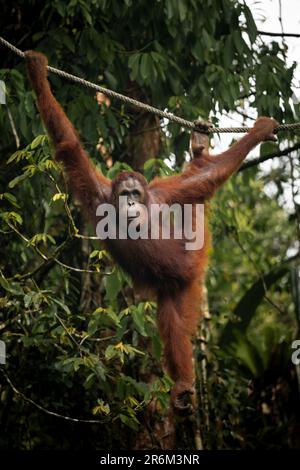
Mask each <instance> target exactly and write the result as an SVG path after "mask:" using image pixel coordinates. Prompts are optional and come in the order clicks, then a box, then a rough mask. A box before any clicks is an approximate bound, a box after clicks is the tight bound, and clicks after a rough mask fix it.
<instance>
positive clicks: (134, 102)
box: [0, 36, 300, 134]
mask: <svg viewBox="0 0 300 470" xmlns="http://www.w3.org/2000/svg"><path fill="white" fill-rule="evenodd" d="M0 44H3V45H4V46H6V47H7V48H8V49H10V50H12V51H13V52H14V53H15V54H17V55H18V56H20V57H22V59H24V58H25V54H24V52H23V51H21V50H20V49H18V48H17V47H15V46H13V45H12V44H10V43H9V42H8V41H6V40H5V39H3V38H2V37H1V36H0ZM47 68H48V70H49V72H52V73H54V74H56V75H59V76H60V77H63V78H66V79H67V80H71V81H73V82H75V83H79V84H80V85H83V86H85V87H87V88H91V89H93V90H96V91H100V92H101V93H104V94H105V95H107V96H111V97H112V98H117V99H118V100H120V101H123V102H124V103H127V104H130V105H133V106H135V107H137V108H141V109H143V110H145V111H147V112H149V113H152V114H156V115H157V116H159V117H161V118H165V119H169V120H170V121H172V122H176V123H177V124H180V125H181V126H183V127H187V128H188V129H193V130H195V131H197V130H198V131H199V127H197V125H195V122H193V121H187V120H186V119H183V118H181V117H179V116H175V114H173V113H168V112H166V111H162V110H161V109H158V108H155V107H154V106H150V105H148V104H146V103H142V102H141V101H137V100H135V99H133V98H129V97H128V96H125V95H122V94H121V93H117V92H116V91H113V90H110V89H109V88H105V87H102V86H100V85H96V84H95V83H92V82H89V81H87V80H84V79H83V78H79V77H76V75H72V74H70V73H67V72H64V71H63V70H59V69H56V68H54V67H50V66H49V65H48V67H47ZM250 129H251V127H212V126H209V127H208V129H207V131H206V133H207V134H213V133H230V132H232V133H233V132H234V133H244V132H248V131H249V130H250ZM296 129H300V122H296V123H294V124H280V125H279V126H278V127H277V128H276V129H275V132H278V131H283V130H286V131H295V130H296Z"/></svg>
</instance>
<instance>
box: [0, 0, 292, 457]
mask: <svg viewBox="0 0 300 470" xmlns="http://www.w3.org/2000/svg"><path fill="white" fill-rule="evenodd" d="M2 10H3V11H2V17H1V23H2V28H1V31H2V33H1V34H2V35H3V36H4V37H5V38H7V39H8V40H9V41H11V42H12V43H14V44H16V45H17V46H18V47H20V48H22V49H24V50H25V49H29V48H30V49H38V50H41V51H43V52H44V53H46V55H47V56H48V58H49V62H50V64H51V65H53V66H54V67H55V66H57V67H60V68H63V69H65V70H67V71H69V72H70V73H74V74H76V75H79V76H82V77H86V78H87V79H89V80H91V81H95V82H97V83H99V84H101V85H104V86H107V87H109V88H112V89H116V90H118V91H121V92H124V93H126V94H128V95H130V96H137V95H138V96H142V97H143V99H144V100H145V101H148V102H150V103H151V104H153V105H155V106H157V107H159V108H161V109H165V108H167V109H168V110H169V111H170V112H174V113H176V114H178V115H182V116H184V117H185V118H187V119H191V120H193V119H196V118H198V117H199V116H201V117H202V118H208V117H210V119H211V120H212V121H213V122H216V121H217V115H218V112H222V113H223V112H230V111H233V110H236V109H238V110H239V109H240V110H241V109H243V106H244V104H247V106H248V107H250V108H253V109H255V110H256V111H257V113H258V114H266V115H273V116H274V117H275V118H276V119H278V120H279V121H280V122H281V121H285V122H293V121H294V120H296V121H298V120H300V119H299V104H297V103H292V100H291V97H292V95H293V92H292V80H293V73H294V67H295V66H294V65H291V66H288V65H287V64H286V61H285V49H284V47H282V46H281V45H280V44H279V43H277V42H276V43H275V42H273V43H271V44H268V45H266V44H263V43H262V42H261V41H258V37H257V29H256V25H255V23H254V21H253V17H252V14H251V11H250V10H249V8H248V7H247V5H246V4H245V2H238V1H236V0H206V1H201V2H200V1H196V0H159V1H156V2H153V1H139V2H134V1H133V0H124V1H123V2H120V1H118V0H101V1H100V0H99V1H98V0H97V1H96V0H86V1H81V0H68V1H63V0H47V1H46V2H44V3H43V5H41V4H40V2H36V0H29V1H28V2H26V5H25V4H24V2H17V3H16V4H14V6H11V5H10V4H9V3H6V4H5V5H3V6H2ZM32 10H34V11H35V15H36V17H35V18H36V19H35V20H34V21H32V17H31V11H32ZM2 52H3V51H2ZM4 54H5V55H4V60H3V62H2V64H3V68H2V69H1V70H0V79H1V80H4V81H5V83H6V88H7V103H8V104H7V107H6V106H4V105H1V108H0V126H1V143H0V147H1V161H0V219H1V226H0V234H1V244H0V338H1V340H4V341H5V344H6V346H7V364H6V366H5V367H4V366H1V369H0V400H1V407H0V422H1V427H2V429H3V432H1V433H0V448H15V449H38V448H47V449H51V448H62V449H68V448H87V447H89V448H93V449H110V448H131V447H134V446H135V445H136V442H138V437H139V436H140V435H141V433H142V432H144V431H143V429H144V427H145V423H146V422H147V413H148V410H149V406H151V405H152V404H153V402H155V403H156V410H159V413H156V414H155V415H154V417H153V419H154V421H155V423H156V424H159V423H161V422H162V421H163V420H164V416H165V414H166V413H167V406H168V392H169V389H170V386H171V383H170V379H169V378H168V377H167V376H166V375H164V374H163V371H162V369H161V362H162V348H161V342H160V339H159V336H158V333H157V329H156V325H155V310H156V306H155V303H154V302H150V301H147V302H145V301H141V300H140V299H139V298H136V297H135V293H134V292H133V290H132V284H131V281H130V279H128V276H127V275H126V274H125V273H123V272H122V271H121V270H120V269H119V268H116V267H114V266H113V264H112V262H111V259H110V257H109V255H108V253H107V252H105V250H103V247H101V246H99V243H98V242H97V241H95V240H93V239H92V238H89V237H88V235H93V234H92V233H90V231H89V230H88V229H86V228H85V222H84V221H83V220H82V218H81V216H80V212H79V211H78V209H77V207H76V205H74V203H73V202H72V201H71V200H70V198H69V196H68V191H67V188H66V187H65V184H64V181H63V180H62V178H61V175H60V170H59V167H58V166H57V164H55V163H54V161H53V159H52V157H51V149H50V147H49V143H48V139H47V137H46V136H45V135H44V130H43V128H42V124H41V121H40V118H39V117H38V113H37V110H36V108H35V104H34V96H33V93H32V91H31V90H30V88H29V85H28V82H27V79H26V76H25V69H24V63H23V62H21V61H20V60H19V58H17V57H15V56H14V55H12V53H11V52H10V51H4ZM50 80H51V83H52V85H53V88H54V90H55V94H56V96H57V97H58V99H59V101H60V102H61V103H62V105H63V107H64V108H65V109H66V110H67V113H68V115H69V116H70V118H71V120H72V121H73V122H74V124H75V126H76V128H77V129H78V130H79V132H80V135H81V137H82V140H83V143H84V145H85V147H86V149H87V150H88V151H89V153H90V155H91V158H93V159H94V161H95V163H96V164H97V165H98V166H99V167H100V168H101V169H102V171H103V172H104V173H105V174H107V175H108V176H109V177H110V178H113V177H114V176H115V175H116V174H117V173H118V172H119V171H120V170H122V169H124V168H129V166H128V159H127V160H126V158H125V157H124V155H126V154H127V153H128V138H129V137H131V136H132V133H133V126H134V124H135V123H136V122H137V121H138V120H139V115H138V114H136V113H135V112H134V111H133V110H131V109H127V108H125V107H124V105H123V104H120V103H118V102H115V101H113V102H112V103H111V105H110V106H105V105H104V104H102V105H99V104H98V103H97V101H96V100H95V99H94V98H93V96H92V95H90V93H89V92H88V91H87V90H86V89H83V88H81V87H79V86H76V85H74V84H70V83H67V82H62V80H61V79H60V78H58V77H55V76H51V77H50ZM7 112H9V113H10V116H11V117H12V120H11V119H8V118H7ZM12 122H13V124H12ZM161 124H162V126H163V129H164V130H163V132H162V133H161V139H162V143H163V145H162V148H161V152H160V155H157V157H159V158H157V159H156V158H155V159H154V158H153V159H149V160H148V161H147V162H146V164H145V167H144V173H145V175H146V177H147V178H148V179H151V178H152V177H153V176H155V175H169V174H173V173H174V171H177V170H179V168H180V165H181V163H182V161H183V155H184V152H185V151H186V150H187V147H188V138H189V136H188V133H187V132H186V130H184V129H181V128H179V126H177V125H175V124H173V123H165V122H164V123H161ZM290 139H291V141H293V142H294V141H296V137H295V136H294V135H293V136H291V137H290ZM18 141H20V146H19V148H17V149H16V144H17V143H18ZM99 141H100V142H103V143H104V145H105V147H106V149H107V151H108V153H109V154H110V155H111V156H112V158H113V161H114V165H113V166H112V167H111V168H110V169H107V168H106V165H105V163H104V161H102V159H101V156H100V154H99V152H98V150H97V148H96V144H97V142H99ZM283 144H286V141H283ZM276 150H277V147H276V146H275V147H274V146H273V147H272V149H271V150H270V147H269V146H268V145H265V146H263V147H262V153H263V154H265V153H270V152H271V151H276ZM175 155H176V157H175ZM170 162H172V165H170V164H169V163H170ZM293 162H294V165H296V167H294V170H297V171H299V168H298V162H297V161H295V159H294V158H293ZM290 166H291V160H290V158H289V157H285V158H282V159H281V160H280V161H279V162H278V164H277V166H276V165H274V166H272V167H271V168H269V169H268V170H267V171H265V170H263V169H259V168H255V167H254V168H252V169H250V170H247V171H244V172H242V173H240V174H239V175H237V176H236V177H235V178H234V179H232V180H231V181H230V182H228V183H227V184H226V186H225V187H224V189H223V190H221V191H220V193H219V194H218V197H217V199H215V201H214V203H213V204H212V206H213V207H212V214H213V217H212V228H213V233H214V240H213V249H212V256H211V258H212V262H211V267H210V270H209V275H208V280H207V286H208V292H209V309H210V315H211V319H207V321H204V322H203V323H202V326H201V330H200V331H199V338H200V337H204V338H205V339H206V340H207V341H206V343H205V347H203V345H202V346H201V344H200V343H201V342H200V341H197V340H196V343H195V350H196V357H197V362H196V364H197V376H198V382H199V383H198V395H199V398H201V406H200V407H199V416H200V429H201V434H202V437H203V442H204V446H205V447H206V448H216V447H217V448H257V447H264V448H274V447H275V448H280V447H283V446H290V447H295V446H299V442H297V439H296V437H295V436H296V431H295V430H296V429H297V423H298V422H299V414H297V411H295V410H297V409H298V408H299V407H298V406H297V404H298V403H299V393H298V392H297V379H296V374H295V368H294V366H293V365H292V363H291V361H290V355H289V352H290V351H289V345H290V343H291V341H292V339H293V338H294V336H295V331H297V328H299V310H297V305H298V304H297V299H298V296H299V293H298V289H299V286H298V283H297V279H298V269H297V266H295V263H294V259H293V256H292V255H290V252H292V253H294V252H295V247H297V244H298V245H299V235H298V231H297V229H296V230H295V227H294V225H293V222H294V221H295V220H296V223H298V222H297V220H298V217H299V214H298V212H299V207H298V205H297V204H294V205H293V207H292V209H291V207H289V208H288V209H289V210H288V211H287V210H285V207H284V204H283V197H284V185H289V187H291V186H292V184H293V176H292V177H291V173H290ZM270 182H272V185H273V186H272V187H273V195H272V196H268V195H267V194H268V192H267V190H266V189H267V187H268V185H269V184H270ZM293 201H294V199H293ZM293 250H294V251H293ZM291 269H292V272H293V279H294V281H293V284H292V283H291V279H290V277H289V273H290V270H291ZM274 272H275V276H274V275H273V274H274ZM276 273H282V275H281V276H279V275H278V276H277V277H276ZM269 275H270V276H271V278H268V276H269ZM266 279H267V280H268V279H270V282H269V283H268V285H267V286H266ZM295 279H296V281H295ZM295 306H296V308H295ZM295 312H296V315H295ZM226 331H227V332H228V331H230V334H229V335H227V334H226ZM298 331H299V330H298ZM12 385H13V386H14V387H15V388H16V389H17V390H18V391H19V394H17V393H16V392H15V391H14V390H13V388H12ZM20 393H21V395H20ZM30 400H31V401H30ZM286 403H290V405H288V406H285V404H286ZM39 407H42V408H43V409H41V408H39ZM49 411H50V412H55V413H57V414H58V415H60V416H61V417H60V418H59V417H55V416H51V415H49V413H48V412H49ZM64 417H71V418H75V419H79V420H88V421H90V423H83V422H79V423H78V422H72V421H67V420H66V419H64ZM95 421H96V422H95ZM2 429H1V431H2ZM154 429H155V426H153V428H152V429H150V430H149V431H148V432H149V433H150V434H151V437H152V438H153V434H155V430H154ZM128 430H130V432H128ZM99 431H100V432H99ZM154 441H155V439H154ZM193 445H194V443H193V442H190V441H189V440H188V439H185V438H183V439H182V442H180V446H181V447H183V448H189V449H190V448H192V447H193Z"/></svg>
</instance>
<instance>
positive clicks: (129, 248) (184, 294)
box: [26, 51, 277, 411]
mask: <svg viewBox="0 0 300 470" xmlns="http://www.w3.org/2000/svg"><path fill="white" fill-rule="evenodd" d="M26 59H27V68H28V73H29V77H30V80H31V83H32V86H33V88H34V90H35V92H36V95H37V102H38V107H39V111H40V114H41V116H42V119H43V121H44V123H45V125H46V127H47V129H48V132H49V134H50V137H51V138H52V140H53V142H54V145H55V148H56V158H57V159H58V160H59V161H61V162H62V163H63V165H64V170H65V173H66V175H67V177H68V180H69V184H70V187H71V189H72V192H73V193H74V195H75V197H76V198H77V199H79V200H80V201H81V203H82V206H83V207H84V208H85V209H86V210H87V212H88V215H89V218H90V219H91V220H92V222H93V223H95V221H96V217H95V211H96V207H97V206H98V205H99V204H100V203H102V202H113V203H114V204H116V199H117V189H118V185H119V184H120V182H121V181H124V179H126V178H128V176H130V175H133V176H135V177H136V178H137V179H138V180H139V182H140V183H141V184H142V186H143V187H144V188H145V190H146V196H147V205H150V204H151V203H162V202H163V203H168V204H172V203H175V202H177V203H179V204H184V203H192V204H195V203H201V202H205V201H206V200H207V199H209V198H210V197H211V196H212V195H213V193H214V192H215V190H216V189H217V188H218V187H219V186H220V185H221V184H222V183H224V182H225V181H226V180H227V179H228V178H229V176H230V175H231V174H232V173H234V172H235V171H236V170H237V169H238V168H239V166H240V164H241V162H242V161H243V159H244V158H245V157H246V155H247V154H248V152H249V151H250V150H251V149H253V148H254V147H255V146H256V145H257V144H258V143H260V142H262V141H264V140H268V139H272V140H273V139H274V134H273V131H274V128H275V127H276V125H277V123H276V122H275V121H274V120H273V119H269V118H259V119H258V120H257V121H256V123H255V126H254V128H253V129H251V131H250V132H249V133H248V134H246V135H245V136H244V137H243V138H242V139H241V140H240V141H239V142H237V143H236V144H235V145H233V146H232V147H231V148H230V149H229V150H227V151H226V152H224V153H222V154H221V155H219V156H211V155H209V153H208V138H207V137H204V136H203V134H199V133H197V132H196V133H194V134H193V135H192V140H191V142H192V151H193V155H194V159H193V160H192V162H191V163H190V164H189V165H188V166H187V168H186V169H185V170H184V172H183V173H182V174H181V175H178V176H173V177H168V178H156V179H154V180H153V181H152V182H151V183H150V184H149V185H148V184H147V182H146V180H145V179H144V178H143V176H142V175H140V174H139V173H126V172H124V173H122V174H121V175H120V176H118V177H117V178H116V179H115V180H114V181H113V182H111V181H110V180H108V179H107V178H105V177H104V176H103V175H102V174H101V173H99V172H98V171H97V170H96V169H95V168H94V166H93V164H92V163H91V162H90V160H89V158H88V156H87V155H86V153H85V152H84V150H83V149H82V147H81V144H80V141H79V138H78V135H77V133H76V131H75V130H74V128H73V126H72V124H71V123H70V121H69V120H68V118H67V117H66V115H65V113H64V112H63V110H62V109H61V107H60V105H59V104H58V102H57V101H56V100H55V98H54V96H53V95H52V92H51V90H50V86H49V83H48V81H47V70H46V65H47V59H46V58H45V57H44V56H43V55H42V54H39V53H36V52H32V51H28V52H27V53H26ZM209 239H210V237H209V232H208V228H207V226H206V227H205V244H204V247H203V248H202V249H201V250H197V251H186V249H185V245H184V240H175V239H170V240H162V239H159V240H151V239H150V240H141V239H139V240H109V241H108V242H107V245H108V248H109V249H110V250H111V252H112V254H113V256H114V257H115V259H116V260H117V261H118V262H119V263H120V264H121V265H122V266H123V268H125V269H126V270H127V271H128V272H129V273H130V274H131V275H132V277H133V279H134V281H135V282H136V283H137V284H140V285H143V286H146V287H150V288H151V289H154V290H155V291H156V293H157V300H158V324H159V329H160V332H161V335H162V338H163V341H164V348H165V358H166V364H167V368H168V371H169V374H170V376H171V377H172V379H173V380H174V382H175V385H174V387H173V390H172V399H173V404H174V406H175V407H177V408H178V409H180V410H185V411H187V410H188V409H189V407H190V405H189V404H186V402H185V398H186V395H188V394H189V393H192V390H193V384H194V370H193V361H192V343H191V337H192V335H193V333H194V332H195V329H196V325H197V321H198V319H199V317H200V304H201V282H202V281H203V277H204V274H205V269H206V266H207V261H208V248H209Z"/></svg>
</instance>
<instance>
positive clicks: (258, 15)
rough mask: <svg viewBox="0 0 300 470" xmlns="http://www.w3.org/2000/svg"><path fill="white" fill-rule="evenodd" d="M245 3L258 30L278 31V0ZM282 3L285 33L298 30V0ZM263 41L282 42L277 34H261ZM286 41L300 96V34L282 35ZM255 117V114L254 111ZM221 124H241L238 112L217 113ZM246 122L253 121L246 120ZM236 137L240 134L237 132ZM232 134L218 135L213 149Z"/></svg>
mask: <svg viewBox="0 0 300 470" xmlns="http://www.w3.org/2000/svg"><path fill="white" fill-rule="evenodd" d="M246 3H247V5H248V6H249V8H250V9H251V11H252V14H253V16H254V19H255V22H256V25H257V28H258V29H259V30H261V31H269V32H274V33H281V25H280V22H279V0H246ZM281 5H282V23H283V30H284V32H286V33H296V34H298V33H299V34H300V0H281ZM262 38H263V40H264V42H266V43H268V42H270V41H274V40H275V41H278V42H282V39H281V38H280V37H278V38H277V37H269V36H262ZM285 42H286V44H287V45H288V48H289V49H288V56H287V60H288V63H289V64H292V63H293V62H296V63H298V66H297V70H296V74H295V81H294V82H295V83H294V85H295V89H294V91H295V95H296V96H297V98H298V99H299V100H300V88H299V86H300V64H299V62H300V38H285ZM254 117H256V116H255V115H254ZM219 119H220V120H219V126H220V127H227V126H230V127H233V126H238V125H239V124H241V122H242V121H241V120H242V118H241V116H239V115H238V114H234V113H231V115H230V117H228V116H226V115H222V116H220V117H219ZM247 124H248V125H249V126H251V125H252V124H253V122H251V121H249V122H248V123H247ZM237 136H238V137H239V136H240V134H237ZM232 138H233V134H222V135H221V139H220V140H218V139H216V141H215V144H216V150H217V151H220V150H224V149H226V148H227V147H228V145H229V144H230V142H231V141H232ZM257 152H258V150H257V149H256V150H254V151H253V152H252V153H251V155H256V154H257Z"/></svg>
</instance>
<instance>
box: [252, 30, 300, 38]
mask: <svg viewBox="0 0 300 470" xmlns="http://www.w3.org/2000/svg"><path fill="white" fill-rule="evenodd" d="M257 32H258V34H260V35H261V36H274V37H276V36H279V37H290V38H300V34H297V33H272V32H269V31H257Z"/></svg>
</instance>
